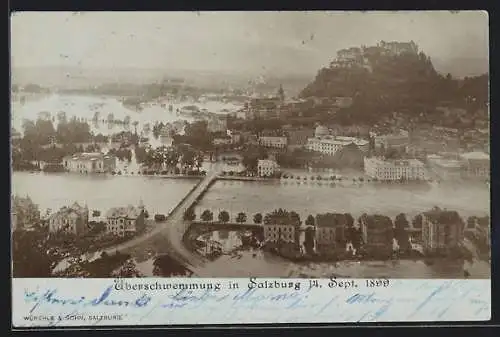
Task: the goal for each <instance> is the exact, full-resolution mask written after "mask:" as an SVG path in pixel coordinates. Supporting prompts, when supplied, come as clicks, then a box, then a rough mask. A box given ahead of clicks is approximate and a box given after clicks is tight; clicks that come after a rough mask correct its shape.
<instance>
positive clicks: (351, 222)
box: [344, 213, 354, 227]
mask: <svg viewBox="0 0 500 337" xmlns="http://www.w3.org/2000/svg"><path fill="white" fill-rule="evenodd" d="M344 217H345V221H346V226H347V227H352V226H354V218H353V217H352V215H351V213H344Z"/></svg>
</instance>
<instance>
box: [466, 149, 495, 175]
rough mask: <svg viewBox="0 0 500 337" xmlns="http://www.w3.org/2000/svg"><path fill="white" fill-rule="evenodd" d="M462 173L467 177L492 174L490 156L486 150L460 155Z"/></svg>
mask: <svg viewBox="0 0 500 337" xmlns="http://www.w3.org/2000/svg"><path fill="white" fill-rule="evenodd" d="M460 159H461V161H462V165H463V172H462V174H463V175H464V177H466V178H488V177H489V176H490V156H489V155H488V154H487V153H484V152H468V153H463V154H461V155H460Z"/></svg>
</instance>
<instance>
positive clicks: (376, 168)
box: [364, 157, 426, 180]
mask: <svg viewBox="0 0 500 337" xmlns="http://www.w3.org/2000/svg"><path fill="white" fill-rule="evenodd" d="M364 164H365V173H366V174H367V175H368V176H370V177H372V178H377V179H378V180H425V179H426V171H425V166H424V164H423V163H422V162H420V161H418V160H416V159H408V160H383V159H380V158H376V157H372V158H365V159H364Z"/></svg>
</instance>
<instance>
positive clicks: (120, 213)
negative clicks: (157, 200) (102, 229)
mask: <svg viewBox="0 0 500 337" xmlns="http://www.w3.org/2000/svg"><path fill="white" fill-rule="evenodd" d="M106 219H107V223H106V232H107V233H108V234H112V235H115V236H119V237H125V236H134V235H135V234H138V233H140V232H142V231H144V229H145V226H146V225H145V211H144V205H143V204H142V202H140V203H139V206H138V207H134V206H132V205H129V206H127V207H114V208H111V209H109V210H108V212H107V213H106Z"/></svg>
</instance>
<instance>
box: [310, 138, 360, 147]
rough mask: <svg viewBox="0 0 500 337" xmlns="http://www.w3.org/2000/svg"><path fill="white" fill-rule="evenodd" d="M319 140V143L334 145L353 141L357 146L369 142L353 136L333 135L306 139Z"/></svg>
mask: <svg viewBox="0 0 500 337" xmlns="http://www.w3.org/2000/svg"><path fill="white" fill-rule="evenodd" d="M310 140H312V141H314V140H316V141H320V142H321V143H328V144H335V145H347V144H350V143H354V144H356V145H358V146H363V145H367V144H368V143H369V142H368V141H367V140H364V139H359V138H354V137H341V136H338V137H334V136H324V137H314V138H309V139H308V141H310Z"/></svg>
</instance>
